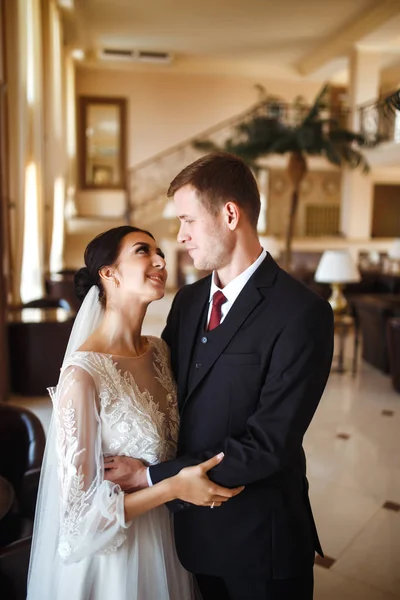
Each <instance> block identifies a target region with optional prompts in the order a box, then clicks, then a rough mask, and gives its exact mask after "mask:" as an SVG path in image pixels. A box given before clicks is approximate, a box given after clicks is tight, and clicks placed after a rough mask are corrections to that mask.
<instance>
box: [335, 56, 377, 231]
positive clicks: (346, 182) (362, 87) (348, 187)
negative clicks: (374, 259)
mask: <svg viewBox="0 0 400 600" xmlns="http://www.w3.org/2000/svg"><path fill="white" fill-rule="evenodd" d="M378 95H379V54H378V53H376V52H371V51H366V50H362V49H358V48H357V49H354V50H353V52H352V53H351V55H350V57H349V104H350V110H351V114H350V118H349V127H350V129H352V130H353V131H359V130H360V121H359V111H358V108H359V106H360V105H361V104H365V103H368V102H373V101H375V100H376V99H377V98H378ZM373 192H374V186H373V181H372V177H371V175H370V174H367V175H365V174H363V173H362V171H361V170H360V169H355V170H350V169H347V168H346V169H344V171H343V174H342V201H341V215H340V220H341V223H340V230H341V232H342V233H343V234H344V235H345V237H347V238H352V239H369V238H370V237H371V229H372V211H373Z"/></svg>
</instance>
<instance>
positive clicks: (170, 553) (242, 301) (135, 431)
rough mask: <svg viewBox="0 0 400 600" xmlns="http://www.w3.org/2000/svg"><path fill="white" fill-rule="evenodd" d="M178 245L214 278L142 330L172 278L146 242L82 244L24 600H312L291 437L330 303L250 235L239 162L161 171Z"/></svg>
mask: <svg viewBox="0 0 400 600" xmlns="http://www.w3.org/2000/svg"><path fill="white" fill-rule="evenodd" d="M168 195H169V196H170V197H173V198H174V202H175V206H176V214H177V217H178V219H179V221H180V230H179V234H178V241H179V242H180V243H182V244H184V246H185V247H186V249H187V250H188V252H189V254H190V256H191V257H192V259H193V262H194V265H195V267H196V268H198V269H203V270H209V271H211V272H212V274H211V275H210V276H209V277H206V278H204V279H201V280H200V281H198V282H196V283H194V284H192V285H189V286H185V287H183V288H182V289H181V290H180V291H179V292H178V293H177V295H176V297H175V299H174V301H173V304H172V307H171V310H170V313H169V315H168V319H167V323H166V326H165V329H164V331H163V333H162V339H159V338H156V337H151V336H147V337H145V336H143V335H142V333H141V329H142V323H143V319H144V317H145V314H146V310H147V307H148V305H149V304H150V303H151V302H153V301H155V300H158V299H160V298H162V297H163V295H164V291H165V282H166V277H167V272H166V263H165V260H164V256H163V253H162V251H161V249H160V248H158V246H157V243H156V241H155V239H154V238H153V236H152V235H151V234H150V233H149V232H146V231H143V230H141V229H138V228H135V227H130V226H125V227H117V228H115V229H112V230H110V231H107V232H105V233H103V234H101V235H99V236H98V237H97V238H95V239H94V240H92V242H90V244H89V245H88V247H87V248H86V251H85V265H86V266H85V267H84V268H83V269H81V270H80V271H78V273H77V275H76V277H75V284H76V290H77V294H78V296H79V297H80V298H81V299H83V303H82V306H81V309H80V311H79V313H78V315H77V318H76V321H75V324H74V328H73V331H72V334H71V338H70V341H69V344H68V348H67V351H66V355H65V358H64V362H63V365H62V369H61V376H60V380H59V383H58V385H57V388H56V389H54V390H53V394H52V396H53V404H54V411H53V419H52V424H51V427H50V431H49V435H48V440H47V446H46V454H45V460H44V463H43V470H42V477H41V485H40V492H39V497H38V506H37V512H36V519H35V532H34V540H33V545H32V554H31V564H30V573H29V581H28V599H29V600H105V599H106V598H107V599H108V598H113V599H114V598H115V599H116V600H194V599H195V598H203V599H204V600H250V599H251V600H278V599H279V600H311V599H312V597H313V562H314V555H315V551H317V552H319V553H320V554H321V553H322V550H321V547H320V544H319V540H318V536H317V531H316V528H315V524H314V520H313V516H312V512H311V507H310V503H309V499H308V483H307V479H306V464H305V456H304V451H303V448H302V440H303V436H304V434H305V432H306V430H307V428H308V426H309V424H310V421H311V419H312V417H313V415H314V412H315V410H316V408H317V406H318V403H319V401H320V398H321V395H322V393H323V390H324V387H325V384H326V381H327V378H328V374H329V369H330V364H331V358H332V346H333V318H332V312H331V309H330V306H329V304H328V303H327V302H325V301H324V300H323V299H322V298H320V297H319V296H317V295H315V294H314V293H312V292H311V291H309V290H308V289H306V288H305V287H304V286H303V285H302V284H301V283H299V282H297V281H296V280H294V279H293V278H292V277H291V276H290V275H288V274H287V273H286V272H285V271H283V270H282V269H281V268H280V267H279V266H278V265H277V264H276V262H275V261H274V260H273V258H272V257H271V256H270V255H269V254H268V252H266V250H265V249H263V248H262V247H261V245H260V242H259V239H258V236H257V227H256V226H257V220H258V215H259V211H260V196H259V191H258V188H257V184H256V181H255V179H254V177H253V175H252V173H251V171H250V170H249V168H248V167H247V166H246V165H245V164H244V163H243V162H242V161H241V160H240V159H238V158H236V157H234V156H232V155H229V154H223V153H217V154H210V155H207V156H205V157H203V158H201V159H199V160H197V161H196V162H194V163H192V164H191V165H189V166H188V167H186V168H185V169H183V171H181V173H179V175H177V177H175V179H174V180H173V181H172V183H171V185H170V188H169V191H168Z"/></svg>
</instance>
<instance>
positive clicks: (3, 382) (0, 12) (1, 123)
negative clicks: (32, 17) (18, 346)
mask: <svg viewBox="0 0 400 600" xmlns="http://www.w3.org/2000/svg"><path fill="white" fill-rule="evenodd" d="M5 33H6V32H5V0H0V40H1V49H0V61H1V65H0V401H4V400H6V398H7V396H8V392H9V369H8V337H7V324H6V316H7V289H8V286H7V283H8V282H7V278H6V273H5V272H4V265H5V264H6V259H7V258H8V259H9V256H8V253H7V250H8V245H9V232H8V231H7V226H6V223H7V221H8V218H7V215H8V206H7V195H8V176H7V163H6V159H7V121H6V45H5V37H6V35H5Z"/></svg>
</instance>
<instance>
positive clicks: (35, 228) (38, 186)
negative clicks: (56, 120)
mask: <svg viewBox="0 0 400 600" xmlns="http://www.w3.org/2000/svg"><path fill="white" fill-rule="evenodd" d="M19 6H20V8H21V9H23V12H24V13H25V31H24V30H22V31H21V33H22V34H24V33H25V35H26V58H27V60H26V102H27V130H26V139H27V144H26V148H27V152H26V165H25V190H24V191H25V193H24V199H25V222H24V236H23V253H22V267H21V285H20V291H21V292H20V293H21V300H22V302H28V301H29V300H32V299H33V298H40V297H41V296H43V293H44V272H43V263H44V260H43V259H44V256H43V244H42V240H43V233H44V228H43V214H44V206H43V112H42V111H43V93H42V92H43V81H42V75H43V74H42V44H41V40H42V36H41V33H42V27H41V3H40V0H19ZM21 12H22V11H21ZM21 18H23V17H21ZM21 37H22V36H21Z"/></svg>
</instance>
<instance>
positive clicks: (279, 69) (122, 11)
mask: <svg viewBox="0 0 400 600" xmlns="http://www.w3.org/2000/svg"><path fill="white" fill-rule="evenodd" d="M396 5H397V8H396ZM383 8H384V9H385V10H386V12H385V11H383ZM383 12H384V14H383ZM396 12H397V13H398V14H397V15H396ZM399 13H400V2H398V1H397V2H396V1H394V2H393V1H392V2H390V1H389V0H378V1H377V0H351V1H350V0H333V1H327V0H325V1H323V0H302V1H301V2H300V1H299V0H202V1H201V2H198V1H194V0H192V1H190V0H189V1H188V0H75V9H74V10H73V11H67V10H64V11H63V14H64V23H65V35H66V41H67V43H68V44H69V45H71V46H81V47H83V48H84V50H85V51H86V53H87V57H88V62H89V63H90V62H91V63H94V62H96V61H97V54H98V51H99V50H100V49H101V48H103V47H111V48H118V49H133V50H152V51H164V52H170V53H172V55H173V60H172V62H171V64H170V65H165V66H163V67H162V68H164V69H169V70H175V71H190V72H218V73H226V74H230V73H241V74H249V75H253V74H256V73H257V74H259V73H263V74H264V75H267V76H270V77H289V78H291V77H301V76H304V75H307V76H313V74H312V72H311V71H313V73H314V77H315V73H316V72H318V68H315V65H314V64H313V65H312V67H313V68H312V69H311V68H309V64H308V63H307V61H310V60H311V61H314V62H315V57H316V56H318V54H319V52H320V49H321V48H324V47H326V46H327V45H329V44H331V47H332V48H336V49H335V50H334V51H333V52H331V55H328V60H325V62H324V65H319V68H321V67H322V66H324V67H326V66H327V65H328V66H329V65H330V69H331V71H333V73H332V75H334V73H335V72H337V71H338V69H339V68H341V69H343V58H342V61H341V62H340V57H343V56H345V54H346V52H347V51H348V50H349V39H348V38H349V35H350V33H351V34H352V35H353V37H354V40H353V41H354V43H360V42H362V41H363V40H364V38H365V39H366V42H365V43H368V45H369V46H374V47H377V48H379V52H382V56H383V58H382V60H383V65H384V66H385V64H386V63H385V61H389V62H388V64H389V63H390V65H392V64H393V63H396V61H400V36H399V31H400V28H399V23H400V15H399ZM382 15H383V16H382ZM386 17H388V18H386ZM396 18H397V21H396ZM382 21H383V22H382ZM361 24H362V27H361ZM382 28H383V29H382ZM380 29H382V31H381V32H380ZM346 32H348V33H349V35H347V37H346V35H345V34H346ZM357 36H358V37H357ZM368 36H369V37H368ZM340 41H343V43H342V45H340V43H339V42H340ZM335 53H336V54H335ZM388 57H389V58H388ZM338 58H339V62H338ZM310 64H311V63H310ZM131 66H132V67H133V68H146V69H148V68H153V65H151V67H149V65H146V66H145V67H144V66H143V65H140V66H139V65H131ZM158 68H161V67H160V66H159V67H158ZM317 77H318V75H317ZM325 77H326V72H323V73H322V74H321V78H325Z"/></svg>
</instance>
